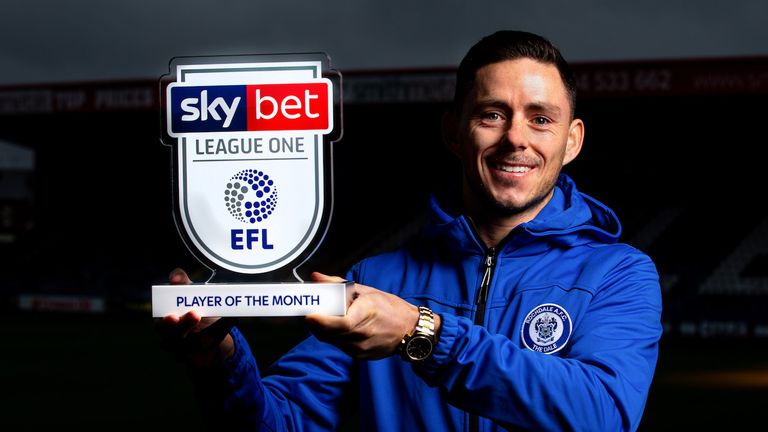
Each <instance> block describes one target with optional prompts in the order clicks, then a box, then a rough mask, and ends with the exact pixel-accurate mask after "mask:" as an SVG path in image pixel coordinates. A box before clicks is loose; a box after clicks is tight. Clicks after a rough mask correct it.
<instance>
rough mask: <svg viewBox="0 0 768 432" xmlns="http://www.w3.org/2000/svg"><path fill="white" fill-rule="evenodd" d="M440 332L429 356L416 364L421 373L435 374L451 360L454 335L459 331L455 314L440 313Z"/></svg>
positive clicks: (454, 340)
mask: <svg viewBox="0 0 768 432" xmlns="http://www.w3.org/2000/svg"><path fill="white" fill-rule="evenodd" d="M440 321H441V324H440V334H439V335H438V339H437V344H435V348H434V350H433V351H432V356H430V357H429V358H428V359H427V360H425V361H424V362H421V363H420V364H418V365H416V366H417V367H418V368H419V369H420V370H421V371H422V372H423V373H425V374H427V375H435V374H437V373H438V371H439V369H440V368H441V367H443V366H445V365H447V364H449V363H450V362H451V361H452V360H453V356H454V351H453V347H454V345H455V342H456V336H457V335H458V333H459V322H458V319H457V318H456V316H455V315H452V314H448V313H441V314H440Z"/></svg>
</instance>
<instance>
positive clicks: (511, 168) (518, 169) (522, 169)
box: [496, 164, 533, 174]
mask: <svg viewBox="0 0 768 432" xmlns="http://www.w3.org/2000/svg"><path fill="white" fill-rule="evenodd" d="M496 169H497V170H499V171H504V172H508V173H518V174H522V173H527V172H528V171H530V170H532V169H533V168H532V167H529V166H522V165H504V164H496Z"/></svg>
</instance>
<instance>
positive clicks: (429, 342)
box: [400, 306, 435, 362]
mask: <svg viewBox="0 0 768 432" xmlns="http://www.w3.org/2000/svg"><path fill="white" fill-rule="evenodd" d="M434 348H435V316H434V314H433V313H432V310H430V309H429V308H428V307H424V306H419V322H418V323H417V324H416V328H414V329H413V331H412V332H411V333H409V334H407V335H405V337H403V340H402V341H401V342H400V355H401V356H403V358H404V359H406V360H408V361H412V362H418V361H422V360H425V359H427V358H429V356H430V355H431V354H432V350H433V349H434Z"/></svg>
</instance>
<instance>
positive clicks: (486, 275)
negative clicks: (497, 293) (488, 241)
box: [477, 248, 496, 304]
mask: <svg viewBox="0 0 768 432" xmlns="http://www.w3.org/2000/svg"><path fill="white" fill-rule="evenodd" d="M495 256H496V249H494V248H490V249H488V252H487V253H486V255H485V269H484V271H483V279H482V280H481V281H480V289H479V290H478V291H477V304H485V302H486V301H487V300H488V291H489V290H490V287H491V275H492V273H493V262H494V258H495Z"/></svg>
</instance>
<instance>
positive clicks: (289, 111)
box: [168, 80, 333, 137]
mask: <svg viewBox="0 0 768 432" xmlns="http://www.w3.org/2000/svg"><path fill="white" fill-rule="evenodd" d="M175 84H176V83H173V84H171V85H169V87H168V92H169V101H170V104H169V105H168V110H169V113H168V117H169V118H170V122H168V133H169V135H171V136H172V137H178V136H179V135H178V134H186V133H204V132H266V131H287V130H290V131H300V130H304V131H318V132H320V133H328V132H330V131H331V130H332V129H333V123H332V118H333V111H332V105H331V104H332V102H333V101H332V97H331V91H332V88H331V82H330V81H329V80H318V81H313V82H305V83H285V84H246V85H206V86H179V85H175Z"/></svg>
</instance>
